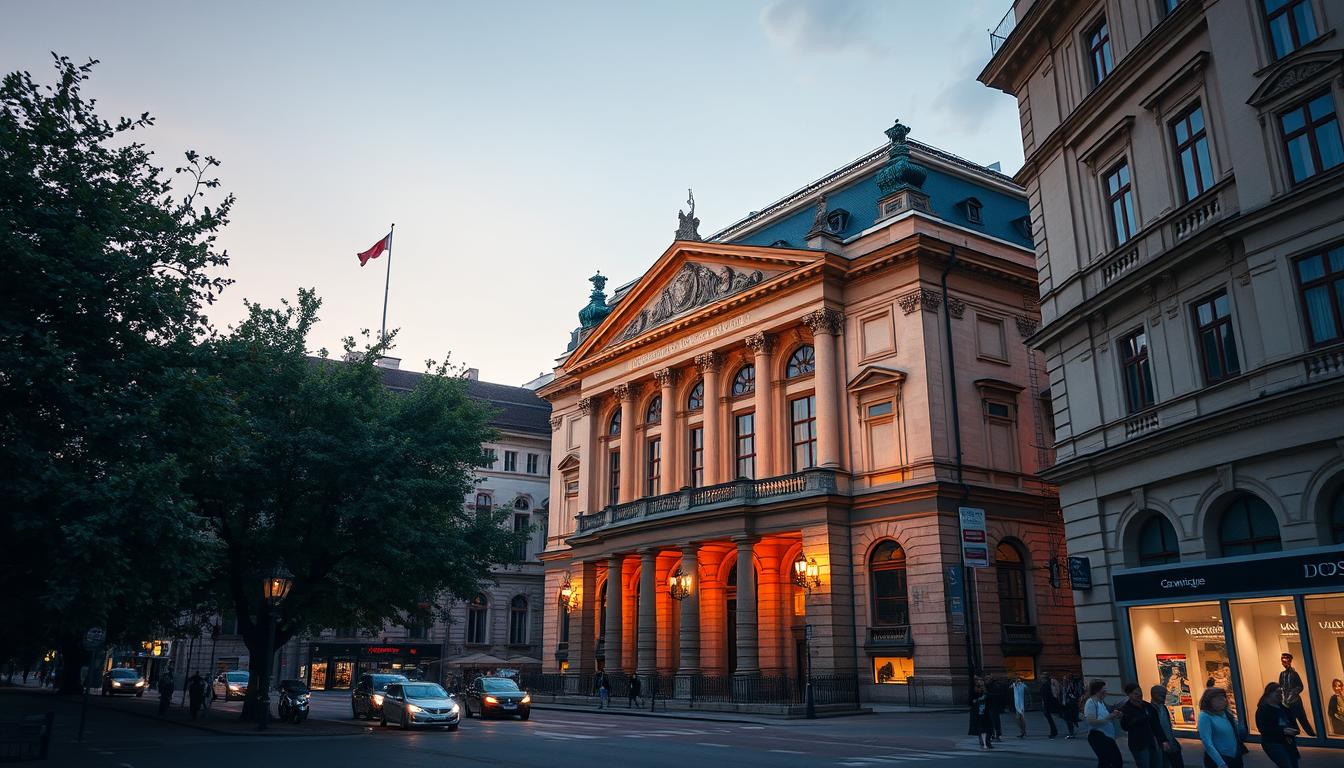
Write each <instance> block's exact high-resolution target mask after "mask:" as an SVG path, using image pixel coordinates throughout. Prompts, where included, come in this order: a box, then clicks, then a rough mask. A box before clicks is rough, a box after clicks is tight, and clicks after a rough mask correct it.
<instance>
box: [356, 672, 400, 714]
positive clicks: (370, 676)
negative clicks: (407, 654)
mask: <svg viewBox="0 0 1344 768" xmlns="http://www.w3.org/2000/svg"><path fill="white" fill-rule="evenodd" d="M405 682H408V681H407V680H406V676H405V675H396V674H378V673H366V674H363V675H360V676H359V682H357V683H355V687H354V688H351V689H350V713H351V715H352V716H353V717H354V718H355V719H356V720H358V719H359V718H361V717H363V718H368V719H369V720H372V719H374V718H375V717H379V716H381V715H382V713H383V697H384V695H385V694H386V691H387V686H389V685H391V684H393V683H405Z"/></svg>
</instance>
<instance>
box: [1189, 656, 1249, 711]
mask: <svg viewBox="0 0 1344 768" xmlns="http://www.w3.org/2000/svg"><path fill="white" fill-rule="evenodd" d="M1198 646H1199V665H1200V670H1201V673H1202V674H1203V676H1204V688H1205V689H1206V690H1207V689H1209V688H1222V689H1223V691H1224V692H1225V693H1227V711H1228V713H1229V714H1231V715H1232V717H1240V716H1239V715H1238V714H1237V695H1236V693H1235V692H1234V691H1233V690H1232V661H1231V659H1230V658H1228V655H1227V643H1220V642H1210V641H1207V640H1205V641H1201V642H1199V643H1198Z"/></svg>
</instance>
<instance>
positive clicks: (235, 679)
mask: <svg viewBox="0 0 1344 768" xmlns="http://www.w3.org/2000/svg"><path fill="white" fill-rule="evenodd" d="M224 679H225V680H228V681H229V682H230V683H246V682H247V673H246V672H230V673H228V674H226V675H224Z"/></svg>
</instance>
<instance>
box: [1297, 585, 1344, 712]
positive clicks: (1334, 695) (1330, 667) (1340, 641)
mask: <svg viewBox="0 0 1344 768" xmlns="http://www.w3.org/2000/svg"><path fill="white" fill-rule="evenodd" d="M1305 607H1306V616H1307V627H1308V630H1307V631H1308V633H1309V634H1310V636H1311V652H1312V654H1313V655H1314V656H1315V657H1316V659H1315V660H1316V686H1317V690H1318V691H1319V692H1320V694H1321V703H1322V704H1323V705H1324V706H1325V732H1326V735H1328V736H1331V737H1333V738H1344V594H1336V595H1320V596H1312V597H1308V598H1306V600H1305ZM1294 667H1296V668H1297V670H1298V673H1299V674H1301V675H1302V679H1303V681H1306V684H1307V689H1308V690H1307V691H1306V692H1303V694H1302V698H1303V700H1305V701H1307V702H1308V705H1310V701H1311V699H1310V695H1309V694H1310V689H1311V687H1312V684H1311V682H1310V681H1307V680H1306V678H1307V673H1306V669H1305V665H1297V664H1294Z"/></svg>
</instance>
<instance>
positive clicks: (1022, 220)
mask: <svg viewBox="0 0 1344 768" xmlns="http://www.w3.org/2000/svg"><path fill="white" fill-rule="evenodd" d="M1013 229H1015V230H1017V234H1019V235H1021V236H1022V237H1023V238H1025V239H1027V240H1031V239H1032V236H1031V217H1030V216H1018V217H1017V218H1016V219H1013Z"/></svg>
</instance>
